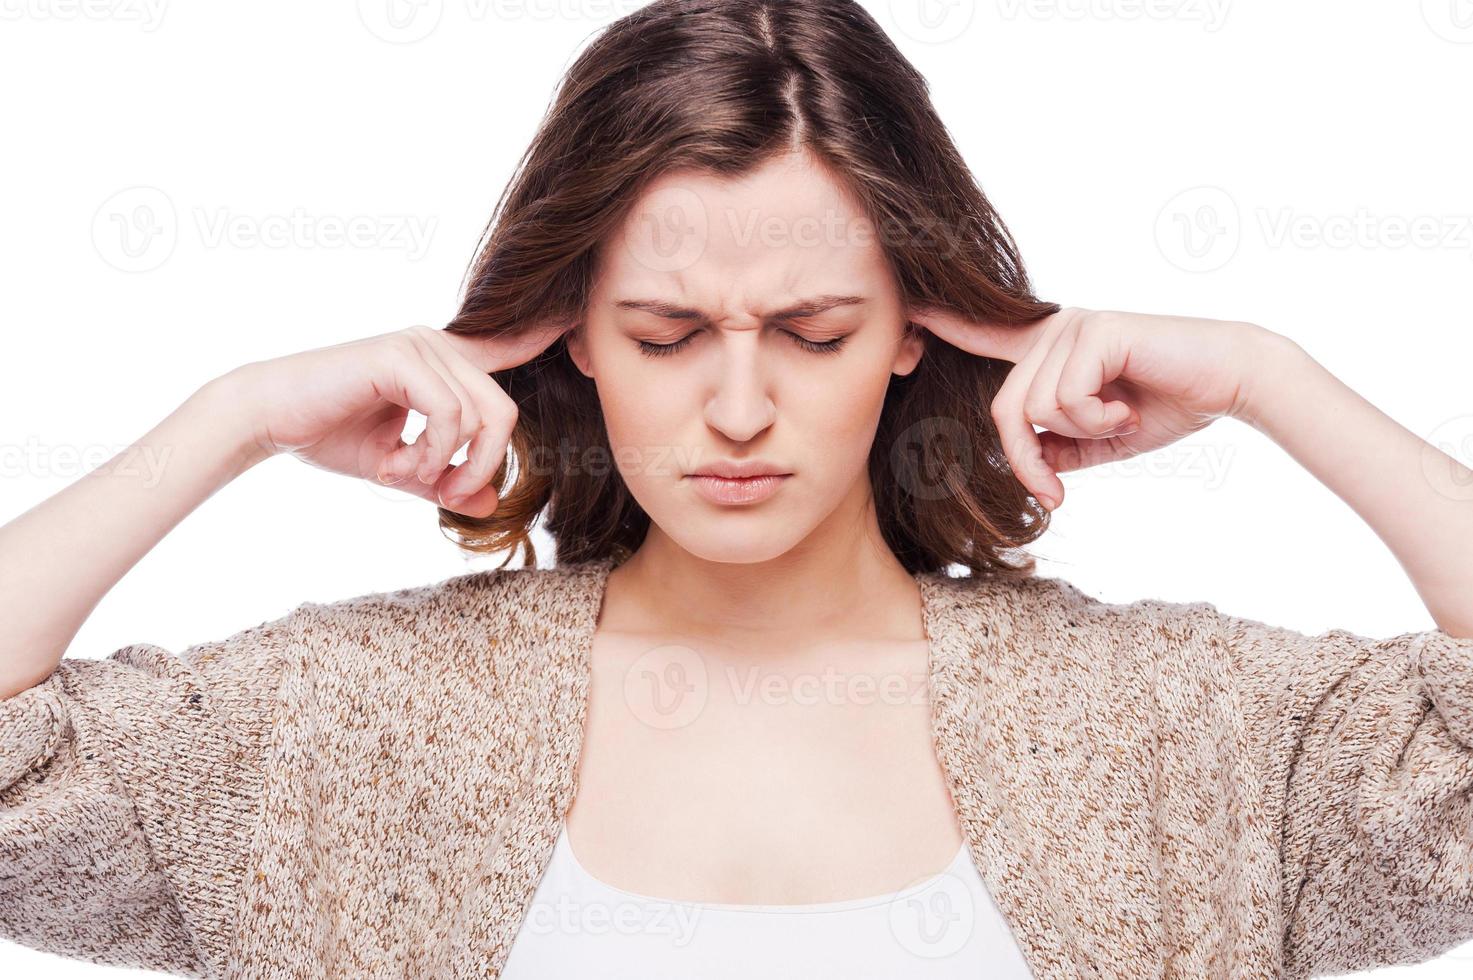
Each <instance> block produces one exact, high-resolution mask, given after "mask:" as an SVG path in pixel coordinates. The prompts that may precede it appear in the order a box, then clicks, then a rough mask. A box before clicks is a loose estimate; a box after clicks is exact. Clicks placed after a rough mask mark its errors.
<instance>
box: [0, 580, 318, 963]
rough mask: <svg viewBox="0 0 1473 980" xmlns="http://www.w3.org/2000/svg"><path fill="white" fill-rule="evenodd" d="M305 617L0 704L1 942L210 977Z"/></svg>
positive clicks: (78, 671)
mask: <svg viewBox="0 0 1473 980" xmlns="http://www.w3.org/2000/svg"><path fill="white" fill-rule="evenodd" d="M311 608H312V607H311V604H303V605H302V606H299V607H297V609H295V610H293V611H292V612H291V613H289V614H287V615H286V616H282V617H279V618H277V619H275V620H271V621H269V622H265V623H261V624H259V625H257V626H253V627H250V628H248V629H244V630H241V631H239V632H237V633H235V634H234V635H232V636H230V637H228V638H227V639H225V640H221V641H214V642H208V643H201V644H197V645H195V646H192V647H190V648H188V649H187V650H185V651H183V653H181V654H179V655H175V654H173V653H171V652H170V651H168V650H165V649H163V648H161V647H158V646H155V645H152V644H147V643H137V644H131V645H129V646H126V647H123V648H121V649H119V650H116V651H114V652H113V653H112V654H110V655H109V656H108V657H106V658H103V659H92V658H85V659H84V658H71V657H68V658H66V659H64V660H62V661H61V663H60V664H59V665H57V667H56V669H55V670H54V671H53V672H52V673H51V675H50V676H49V677H47V678H46V680H45V681H43V682H42V683H40V684H38V685H36V686H34V687H31V688H29V689H27V690H25V691H22V692H21V693H19V694H17V695H16V696H14V697H12V698H9V699H7V700H4V701H0V937H3V938H4V939H9V940H12V941H14V942H18V943H21V944H24V945H26V946H31V947H33V948H36V949H42V950H46V951H49V952H52V953H57V954H60V955H63V956H70V957H74V958H78V959H84V960H90V961H93V962H97V963H107V964H112V965H117V966H131V967H143V968H147V969H153V970H162V971H165V972H169V973H177V974H181V975H185V976H214V975H217V974H218V972H219V967H220V965H221V964H222V963H223V962H224V959H225V956H226V950H227V949H228V945H229V943H230V941H231V939H232V936H233V931H234V928H235V923H236V922H237V920H238V916H237V915H236V909H235V903H236V902H237V900H238V899H239V897H240V895H241V894H242V891H241V885H242V883H243V880H244V876H245V873H246V864H247V854H248V850H249V845H250V841H251V836H252V832H253V828H254V826H255V822H256V808H257V802H258V799H259V795H260V791H261V788H262V785H263V782H264V776H265V773H266V770H267V760H266V756H267V753H268V751H269V744H270V734H271V730H272V722H273V717H274V714H275V710H276V705H277V703H278V699H277V692H278V690H279V688H280V685H281V683H282V680H283V678H284V677H286V676H287V671H288V670H289V669H290V668H291V666H292V665H294V664H299V663H304V659H303V658H304V656H305V650H306V646H307V639H306V635H305V632H304V630H303V625H304V624H305V623H306V621H307V619H308V618H310V615H311V613H310V611H309V610H310V609H311ZM301 669H305V667H302V668H301Z"/></svg>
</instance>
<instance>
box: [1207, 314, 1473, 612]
mask: <svg viewBox="0 0 1473 980" xmlns="http://www.w3.org/2000/svg"><path fill="white" fill-rule="evenodd" d="M1256 336H1257V338H1258V343H1259V344H1260V348H1259V349H1260V351H1261V354H1260V355H1259V357H1257V358H1256V359H1255V360H1256V362H1257V363H1258V365H1259V370H1257V371H1255V373H1254V376H1253V378H1252V381H1251V383H1248V384H1245V386H1244V397H1243V401H1242V404H1241V406H1240V408H1239V409H1238V410H1237V411H1236V412H1234V414H1235V415H1236V416H1237V417H1238V418H1240V419H1241V420H1242V421H1244V422H1246V423H1248V424H1250V425H1252V426H1253V427H1255V428H1256V429H1258V430H1259V431H1261V432H1263V433H1264V434H1265V435H1267V436H1268V437H1269V438H1271V439H1272V440H1273V441H1274V442H1276V443H1277V444H1278V445H1279V446H1281V447H1283V449H1284V450H1285V451H1286V452H1287V453H1289V455H1290V456H1292V457H1293V458H1294V459H1295V460H1297V461H1298V462H1299V463H1300V465H1302V466H1303V467H1304V468H1305V469H1307V470H1308V471H1309V472H1310V473H1312V474H1314V476H1315V477H1316V478H1317V479H1319V481H1320V482H1321V483H1323V484H1324V485H1325V486H1327V487H1329V488H1330V490H1332V491H1333V492H1334V493H1335V494H1336V495H1337V496H1339V497H1340V499H1342V500H1344V501H1345V502H1346V503H1347V504H1349V505H1350V507H1351V508H1352V509H1353V510H1354V511H1355V512H1356V513H1357V514H1359V515H1360V516H1361V518H1362V519H1363V520H1365V522H1366V523H1367V524H1369V525H1370V526H1371V529H1372V530H1374V531H1375V532H1376V534H1377V535H1378V536H1379V537H1380V538H1381V540H1382V541H1384V542H1385V543H1386V546H1387V547H1388V548H1390V549H1391V551H1392V553H1393V554H1394V555H1395V556H1396V558H1397V560H1398V561H1399V562H1400V563H1401V566H1402V568H1403V569H1405V571H1406V573H1407V575H1408V576H1409V577H1410V578H1411V581H1412V585H1413V586H1414V587H1415V588H1416V590H1417V594H1418V595H1419V596H1421V598H1422V601H1423V603H1425V604H1426V606H1427V609H1428V611H1429V612H1431V614H1432V618H1433V620H1434V621H1435V622H1436V623H1437V625H1438V627H1439V628H1440V629H1441V630H1442V631H1443V632H1445V633H1447V634H1448V635H1450V636H1455V637H1473V471H1470V470H1469V469H1468V468H1467V467H1465V466H1463V465H1462V464H1461V463H1459V462H1458V461H1457V460H1455V459H1453V458H1452V457H1451V456H1448V455H1447V454H1446V453H1444V452H1442V451H1440V450H1438V449H1437V448H1435V447H1434V446H1432V445H1430V444H1429V443H1427V442H1425V441H1423V440H1422V439H1421V438H1419V437H1418V436H1416V435H1415V434H1413V433H1411V432H1409V431H1408V430H1406V429H1405V428H1403V427H1402V426H1401V425H1399V424H1398V423H1397V422H1395V421H1393V420H1392V419H1391V418H1389V417H1388V416H1387V415H1386V414H1385V413H1384V412H1382V411H1381V410H1380V409H1378V408H1376V406H1374V405H1372V404H1371V403H1370V402H1368V401H1366V400H1365V399H1364V398H1362V397H1361V396H1360V395H1358V394H1357V393H1356V392H1355V391H1353V390H1351V389H1350V388H1349V387H1348V386H1346V385H1345V384H1344V383H1343V382H1342V381H1340V379H1338V378H1336V377H1335V376H1334V375H1333V374H1331V373H1330V372H1329V371H1327V370H1326V369H1325V368H1324V367H1323V366H1322V365H1321V364H1320V363H1319V362H1318V361H1316V360H1314V358H1312V357H1310V356H1309V355H1308V354H1307V353H1305V351H1304V350H1303V349H1302V348H1300V347H1299V346H1298V345H1297V344H1295V343H1294V342H1293V341H1291V340H1289V339H1288V338H1285V337H1282V336H1280V335H1278V334H1273V333H1267V332H1264V333H1261V334H1258V335H1256Z"/></svg>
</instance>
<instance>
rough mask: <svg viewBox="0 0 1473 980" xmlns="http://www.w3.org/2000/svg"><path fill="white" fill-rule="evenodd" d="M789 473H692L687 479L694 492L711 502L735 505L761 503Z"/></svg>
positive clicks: (774, 491)
mask: <svg viewBox="0 0 1473 980" xmlns="http://www.w3.org/2000/svg"><path fill="white" fill-rule="evenodd" d="M790 476H792V474H791V473H764V474H759V475H757V476H747V477H724V476H714V475H711V474H708V473H692V474H690V476H689V477H687V479H689V480H690V481H691V484H692V485H693V486H694V487H695V488H696V492H697V493H699V494H700V495H701V496H702V497H705V498H706V499H707V500H709V501H710V502H711V503H713V504H722V505H724V506H736V505H743V504H756V503H761V502H762V501H764V500H766V499H767V498H768V497H771V496H772V495H773V494H774V493H776V492H777V490H778V488H779V487H781V486H782V485H783V483H784V482H786V481H787V479H788V477H790Z"/></svg>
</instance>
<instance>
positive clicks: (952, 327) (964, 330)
mask: <svg viewBox="0 0 1473 980" xmlns="http://www.w3.org/2000/svg"><path fill="white" fill-rule="evenodd" d="M1065 312H1067V311H1064V310H1061V311H1059V312H1058V313H1054V314H1051V315H1049V316H1046V317H1043V318H1042V319H1039V320H1034V321H1033V322H1031V323H1011V324H1009V323H995V322H992V321H988V320H970V319H968V318H967V317H964V316H962V315H961V314H960V313H958V312H956V311H955V310H948V309H943V308H941V307H935V306H914V307H911V308H910V310H908V311H907V316H908V317H909V319H910V320H911V322H913V323H915V324H917V325H918V326H921V327H924V328H926V329H927V330H929V331H931V332H932V333H934V334H935V335H936V336H938V337H940V338H941V339H942V340H944V341H946V342H947V343H949V344H951V345H952V346H953V347H959V348H961V349H962V350H964V351H967V352H968V353H970V354H976V355H977V356H978V357H991V358H996V359H998V360H1003V361H1011V362H1013V363H1014V364H1017V363H1018V362H1019V361H1021V360H1022V359H1023V358H1024V357H1026V356H1027V355H1028V352H1029V351H1030V350H1032V349H1033V345H1034V344H1035V343H1037V342H1038V338H1039V337H1040V336H1041V335H1042V334H1043V333H1044V332H1045V331H1047V330H1048V327H1049V324H1051V323H1053V322H1054V321H1055V319H1056V318H1057V317H1059V316H1062V315H1063V314H1064V313H1065Z"/></svg>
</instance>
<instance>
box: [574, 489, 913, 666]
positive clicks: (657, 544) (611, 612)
mask: <svg viewBox="0 0 1473 980" xmlns="http://www.w3.org/2000/svg"><path fill="white" fill-rule="evenodd" d="M866 490H867V488H866ZM609 593H610V595H611V596H615V595H617V602H616V603H611V604H606V610H605V618H604V619H601V621H600V627H601V628H606V629H610V630H619V631H628V632H639V633H647V632H651V631H652V629H658V630H668V631H672V632H678V633H683V634H687V635H694V636H700V635H710V634H715V633H720V634H722V635H724V636H728V637H732V636H741V637H743V638H746V639H761V638H770V637H782V638H785V639H790V640H791V639H793V638H798V637H805V636H814V635H834V634H843V635H856V634H857V635H863V636H867V637H870V638H875V639H879V638H892V639H898V640H915V639H921V638H922V637H923V636H924V634H923V632H922V630H921V624H920V618H919V612H918V610H919V593H918V590H917V587H916V584H915V580H914V578H913V577H912V576H911V575H910V573H908V572H907V571H906V570H905V568H904V566H902V565H901V564H900V562H899V560H898V559H897V558H896V557H895V555H894V554H893V553H892V552H891V551H890V549H889V548H888V547H887V546H886V545H885V543H884V539H883V537H882V536H881V534H880V528H879V522H878V519H877V517H876V515H875V512H874V505H873V498H871V497H870V495H869V494H868V492H865V493H864V494H863V495H862V498H861V499H859V500H857V501H856V502H855V504H854V505H853V506H849V507H841V508H839V509H838V510H836V511H835V512H834V513H833V514H831V515H830V516H829V517H828V519H826V520H825V521H824V522H823V524H821V525H820V526H819V527H818V528H815V529H814V531H813V532H812V533H811V534H810V535H809V536H808V537H807V538H805V539H804V540H802V541H801V542H799V544H797V545H796V546H794V547H792V548H790V549H788V550H787V551H785V552H783V553H782V554H780V555H777V556H775V557H771V558H766V559H762V560H756V561H745V562H739V561H714V560H710V559H706V558H702V557H700V556H699V555H696V554H693V553H691V552H690V551H689V550H687V549H686V548H684V547H682V546H681V545H680V544H679V543H678V542H676V541H675V540H674V539H673V538H671V537H670V536H668V535H667V534H665V533H664V532H663V531H662V530H661V529H660V528H659V527H658V526H657V525H651V527H650V531H649V534H648V536H647V537H646V539H645V541H644V543H643V544H641V545H640V547H639V549H638V550H636V551H635V553H634V554H633V555H631V556H630V557H629V559H628V560H626V561H625V562H623V563H622V564H621V565H620V566H619V567H618V568H616V569H615V570H614V571H613V572H612V573H611V575H610V579H609Z"/></svg>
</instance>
